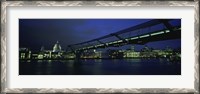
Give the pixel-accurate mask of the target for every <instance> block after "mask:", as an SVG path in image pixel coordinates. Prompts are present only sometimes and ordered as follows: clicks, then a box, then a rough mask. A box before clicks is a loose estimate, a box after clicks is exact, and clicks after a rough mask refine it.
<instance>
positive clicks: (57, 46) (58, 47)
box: [53, 41, 61, 52]
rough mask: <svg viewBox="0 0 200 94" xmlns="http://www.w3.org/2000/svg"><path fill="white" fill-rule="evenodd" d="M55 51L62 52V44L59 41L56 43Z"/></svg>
mask: <svg viewBox="0 0 200 94" xmlns="http://www.w3.org/2000/svg"><path fill="white" fill-rule="evenodd" d="M53 52H61V46H60V44H59V42H58V41H57V42H56V44H55V45H54V46H53Z"/></svg>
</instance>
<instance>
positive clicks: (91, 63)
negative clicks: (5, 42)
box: [19, 59, 181, 75]
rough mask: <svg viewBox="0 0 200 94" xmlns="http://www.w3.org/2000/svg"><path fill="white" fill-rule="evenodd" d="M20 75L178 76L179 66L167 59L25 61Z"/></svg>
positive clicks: (20, 64) (21, 64) (21, 62)
mask: <svg viewBox="0 0 200 94" xmlns="http://www.w3.org/2000/svg"><path fill="white" fill-rule="evenodd" d="M19 67H20V68H19V73H20V75H180V74H181V64H180V63H171V62H169V61H168V60H167V59H83V60H32V61H31V60H27V61H20V62H19Z"/></svg>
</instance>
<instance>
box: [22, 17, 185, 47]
mask: <svg viewBox="0 0 200 94" xmlns="http://www.w3.org/2000/svg"><path fill="white" fill-rule="evenodd" d="M149 20H151V19H19V47H20V48H22V47H26V48H30V49H31V50H40V48H41V46H44V47H45V49H47V50H52V48H53V45H54V44H55V43H56V41H59V43H60V44H61V46H62V49H63V50H65V49H66V48H67V45H70V44H76V43H80V42H85V41H88V40H92V39H95V38H98V37H101V36H105V35H107V34H110V33H114V32H117V31H119V30H123V29H126V28H128V27H132V26H135V25H138V24H141V23H144V22H147V21H149ZM180 23H181V21H180V20H177V21H175V22H173V24H180ZM146 45H147V46H149V47H153V48H155V49H164V48H166V46H169V47H171V48H180V47H181V40H180V39H176V40H167V41H158V42H150V43H147V44H146ZM125 47H126V46H125ZM143 47H144V45H135V48H136V50H140V49H141V48H143ZM122 48H123V47H122ZM127 48H128V47H127Z"/></svg>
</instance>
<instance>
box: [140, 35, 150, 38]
mask: <svg viewBox="0 0 200 94" xmlns="http://www.w3.org/2000/svg"><path fill="white" fill-rule="evenodd" d="M148 36H149V35H143V36H140V38H144V37H148Z"/></svg>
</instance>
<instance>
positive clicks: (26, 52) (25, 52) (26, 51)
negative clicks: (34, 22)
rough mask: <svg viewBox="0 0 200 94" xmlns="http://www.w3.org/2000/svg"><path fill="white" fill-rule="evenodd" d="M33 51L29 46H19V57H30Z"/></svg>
mask: <svg viewBox="0 0 200 94" xmlns="http://www.w3.org/2000/svg"><path fill="white" fill-rule="evenodd" d="M30 58H31V51H30V50H29V49H28V48H19V59H30Z"/></svg>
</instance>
